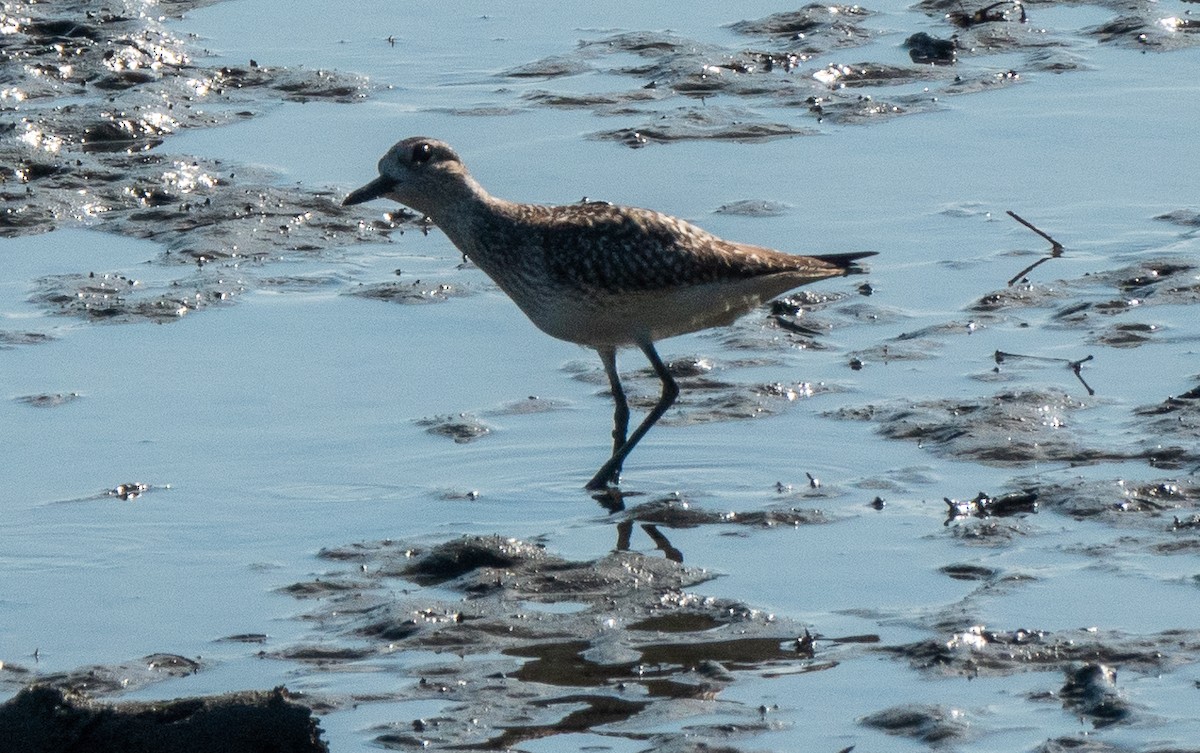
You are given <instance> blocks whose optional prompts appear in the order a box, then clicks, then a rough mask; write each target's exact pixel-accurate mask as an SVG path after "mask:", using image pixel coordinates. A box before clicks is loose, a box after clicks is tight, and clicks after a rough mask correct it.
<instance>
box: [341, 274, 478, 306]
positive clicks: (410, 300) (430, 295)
mask: <svg viewBox="0 0 1200 753" xmlns="http://www.w3.org/2000/svg"><path fill="white" fill-rule="evenodd" d="M473 294H474V291H473V290H472V289H471V288H468V287H466V286H464V285H459V284H455V283H449V282H425V281H422V280H413V281H412V282H377V283H369V284H362V285H358V286H356V287H354V288H352V289H351V290H350V291H349V295H353V296H358V297H359V298H368V299H371V300H375V301H386V302H388V303H399V304H405V305H411V304H422V303H444V302H446V301H448V300H450V299H451V298H462V297H465V296H470V295H473Z"/></svg>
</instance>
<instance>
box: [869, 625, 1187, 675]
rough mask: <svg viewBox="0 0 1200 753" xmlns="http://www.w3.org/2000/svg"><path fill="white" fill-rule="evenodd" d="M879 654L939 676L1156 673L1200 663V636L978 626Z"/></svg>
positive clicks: (1176, 632)
mask: <svg viewBox="0 0 1200 753" xmlns="http://www.w3.org/2000/svg"><path fill="white" fill-rule="evenodd" d="M879 650H880V651H882V652H883V653H885V654H888V655H891V656H895V657H897V658H900V659H903V660H905V661H907V662H908V663H909V664H911V665H912V666H913V667H914V668H916V669H919V670H921V671H923V672H927V673H932V674H935V675H939V676H961V677H983V676H1005V675H1011V674H1017V673H1022V672H1029V671H1054V672H1063V673H1067V672H1072V673H1073V672H1075V671H1076V670H1078V669H1079V668H1080V667H1081V666H1085V665H1103V666H1109V667H1120V668H1123V669H1128V670H1130V671H1133V672H1142V673H1155V672H1159V671H1167V670H1171V669H1175V668H1178V667H1180V666H1184V665H1191V664H1194V663H1195V662H1196V661H1197V660H1200V633H1197V631H1195V630H1164V631H1162V632H1160V633H1151V634H1144V635H1130V634H1127V633H1123V632H1119V631H1100V630H1093V629H1082V630H1066V631H1059V632H1053V631H1045V630H1030V629H1019V630H993V629H988V628H985V627H982V626H978V625H975V626H970V627H967V628H964V629H962V630H961V631H956V632H953V633H951V634H948V635H947V636H945V637H943V638H933V639H929V640H924V641H919V642H916V643H910V644H906V645H901V646H884V647H880V649H879Z"/></svg>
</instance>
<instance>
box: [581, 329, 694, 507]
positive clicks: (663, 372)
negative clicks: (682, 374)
mask: <svg viewBox="0 0 1200 753" xmlns="http://www.w3.org/2000/svg"><path fill="white" fill-rule="evenodd" d="M639 347H641V349H642V352H643V353H645V354H646V358H647V359H649V361H650V365H651V366H653V367H654V372H655V373H656V374H658V378H659V380H661V381H662V395H661V396H660V397H659V398H658V403H656V404H655V406H654V408H653V410H651V411H650V413H648V414H647V415H646V417H645V418H644V419H642V422H641V423H640V424H638V427H637V428H636V429H634V430H633V434H631V435H630V436H629V438H628V439H626V440H625V441H624V442H623V443H622V444H621V446H620V447H619V448H617V449H615V450H614V451H613V455H612V457H611V458H609V459H608V462H607V463H605V464H604V465H603V466H601V467H600V470H599V471H597V472H596V475H595V476H593V477H592V480H591V481H589V482H588V483H587V488H588V489H591V490H596V489H603V488H605V487H606V486H608V484H610V483H611V484H615V483H617V481H619V480H620V477H621V464H622V463H624V462H625V458H626V457H628V456H629V453H630V452H631V451H632V450H633V448H634V447H635V446H636V445H637V443H638V441H640V440H641V438H642V437H644V436H646V432H648V431H650V427H651V426H654V424H655V423H657V422H658V419H660V418H662V415H663V414H664V413H666V412H667V409H668V408H670V407H671V405H672V404H673V403H674V402H675V398H677V397H679V385H677V384H675V379H674V378H673V377H672V376H671V372H669V371H668V370H667V366H666V364H664V363H663V362H662V359H661V358H659V357H658V351H656V350H655V349H654V344H653V343H651V342H649V341H647V342H644V343H640V345H639ZM600 357H601V358H602V359H603V358H604V353H603V352H602V353H601V354H600ZM604 368H605V371H609V364H608V362H607V361H606V362H605V364H604ZM609 380H610V381H611V382H614V383H615V384H619V381H618V380H617V379H616V358H615V356H614V358H613V360H612V369H611V371H609ZM616 394H617V392H616V390H615V389H614V390H613V398H614V399H616ZM621 395H622V402H624V400H623V398H624V392H622V393H621ZM626 412H628V408H626ZM614 439H615V431H614Z"/></svg>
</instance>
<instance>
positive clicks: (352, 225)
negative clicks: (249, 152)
mask: <svg viewBox="0 0 1200 753" xmlns="http://www.w3.org/2000/svg"><path fill="white" fill-rule="evenodd" d="M204 4H207V3H205V2H174V3H166V4H164V6H165V7H164V10H165V11H166V12H168V13H171V12H174V13H176V14H178V13H182V12H185V11H186V10H189V9H191V8H194V7H198V6H200V5H204ZM92 6H93V4H92V3H86V2H81V3H69V4H66V5H64V4H55V5H46V4H22V5H20V6H19V7H14V8H13V9H11V10H9V9H6V15H5V17H4V18H5V21H4V23H5V25H6V28H5V29H4V47H3V49H2V50H0V166H2V167H0V236H2V237H12V236H18V235H24V234H33V233H45V232H49V231H52V230H54V229H55V228H58V227H72V226H87V227H92V228H97V229H102V230H104V231H106V232H112V233H116V234H119V235H123V236H127V237H131V238H143V239H149V240H153V241H156V242H157V243H159V244H160V245H161V246H162V248H163V251H162V252H161V254H159V255H158V256H157V257H156V258H153V259H148V260H147V264H148V267H147V269H145V270H142V273H138V272H134V271H131V270H111V269H104V268H102V267H100V268H97V267H91V268H84V269H80V270H79V271H78V272H76V273H73V274H65V275H56V276H53V277H46V278H42V279H40V280H36V281H34V283H35V291H34V292H33V294H32V296H31V301H32V302H33V303H35V304H37V305H39V306H41V307H43V308H44V309H46V310H47V311H48V312H51V313H54V314H61V315H66V316H72V317H78V318H81V319H85V320H88V321H95V322H116V323H121V322H139V321H154V322H169V321H173V320H176V319H178V318H179V317H181V316H183V315H185V314H187V313H189V312H194V311H199V310H203V309H207V308H211V307H213V306H218V305H221V304H224V303H227V302H229V301H231V300H233V299H235V298H236V297H237V296H239V295H240V294H242V293H243V292H245V291H246V290H248V289H252V288H254V287H257V286H260V285H270V284H272V282H273V278H271V277H270V276H269V273H268V272H266V270H265V265H267V264H269V263H270V262H272V261H276V260H280V259H284V258H289V257H297V256H299V257H304V256H314V255H318V254H321V253H323V252H324V251H325V250H326V249H329V248H332V247H335V246H345V245H347V244H353V243H354V242H355V241H356V240H359V239H361V240H380V239H382V238H386V237H387V235H388V234H390V233H391V232H392V231H393V230H394V229H396V227H397V226H398V224H399V223H402V222H403V221H404V220H405V218H404V217H403V216H401V215H399V214H398V215H397V218H396V221H395V222H392V221H389V220H386V219H384V220H380V219H376V218H373V217H371V218H369V217H368V216H367V215H366V214H360V213H356V212H353V211H349V210H346V209H343V208H342V207H341V206H340V200H341V197H340V196H339V195H336V194H335V193H333V192H332V191H328V190H323V189H319V188H316V189H314V188H309V187H303V186H280V185H278V184H277V182H276V181H275V179H274V178H273V176H270V175H265V174H261V173H260V172H258V171H255V170H253V169H250V168H246V167H244V166H240V165H226V164H223V163H221V162H219V161H211V160H198V159H195V158H192V157H188V156H179V155H172V154H170V153H169V152H168V151H166V149H165V148H164V142H165V140H166V139H167V137H169V136H170V134H172V133H177V132H179V131H182V130H184V129H190V128H204V127H211V126H216V125H221V124H225V123H229V122H232V121H235V120H239V119H244V118H248V117H253V116H254V115H255V114H256V112H261V111H263V110H264V109H266V108H270V107H273V106H276V105H277V104H278V103H280V102H284V101H310V100H321V101H331V102H345V103H352V102H356V101H359V100H361V99H363V98H364V97H365V96H367V94H368V93H369V87H368V85H367V83H366V81H365V80H364V79H361V78H358V77H355V76H352V75H347V74H342V73H337V72H332V71H323V70H306V69H301V68H295V69H292V68H285V67H275V66H270V65H268V64H266V62H265V61H264V62H263V63H262V64H260V63H259V62H257V61H248V64H247V65H246V66H239V67H229V66H214V65H206V64H205V60H204V54H203V51H201V50H197V49H195V48H194V46H193V45H192V44H191V43H190V42H189V40H186V39H183V38H180V37H179V36H178V35H175V34H173V33H171V32H170V31H169V30H168V28H167V27H166V26H165V25H164V24H163V23H161V22H159V21H157V20H155V19H154V18H153V17H151V16H149V15H148V14H133V15H125V14H121V13H116V12H112V11H109V10H107V9H100V10H97V11H95V12H90V9H91V8H92ZM85 11H88V12H85ZM85 251H86V250H85ZM81 256H86V253H82V254H81ZM50 337H51V335H49V334H47V333H39V332H3V333H0V346H13V345H31V344H37V343H40V342H45V341H47V340H48V339H50Z"/></svg>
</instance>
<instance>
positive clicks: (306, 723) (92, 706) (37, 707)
mask: <svg viewBox="0 0 1200 753" xmlns="http://www.w3.org/2000/svg"><path fill="white" fill-rule="evenodd" d="M293 699H294V696H292V695H291V694H290V693H288V692H287V691H286V690H285V689H284V688H276V689H275V690H273V691H244V692H239V693H227V694H224V695H217V696H206V697H203V698H179V699H176V700H171V701H140V702H125V703H103V702H99V701H96V700H93V699H92V698H91V697H90V696H89V695H88V694H86V693H83V692H81V691H79V690H64V689H62V688H57V687H50V686H45V685H37V686H33V687H29V688H26V689H24V690H22V691H21V692H19V693H18V694H17V695H16V696H14V697H13V698H11V699H9V700H8V701H7V702H5V703H4V704H3V705H0V748H3V749H4V750H8V751H24V752H26V753H68V751H83V750H86V751H89V753H118V752H120V753H125V751H132V750H136V751H139V752H140V753H179V752H180V751H188V752H189V753H230V752H231V751H267V750H270V751H275V753H326V752H327V751H328V750H329V749H328V748H327V747H326V745H325V743H324V742H322V741H321V731H320V728H319V726H318V725H317V721H316V720H315V719H314V718H313V716H312V711H311V710H310V709H309V708H307V707H306V706H303V705H301V704H299V703H296V702H295V700H293Z"/></svg>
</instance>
